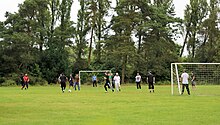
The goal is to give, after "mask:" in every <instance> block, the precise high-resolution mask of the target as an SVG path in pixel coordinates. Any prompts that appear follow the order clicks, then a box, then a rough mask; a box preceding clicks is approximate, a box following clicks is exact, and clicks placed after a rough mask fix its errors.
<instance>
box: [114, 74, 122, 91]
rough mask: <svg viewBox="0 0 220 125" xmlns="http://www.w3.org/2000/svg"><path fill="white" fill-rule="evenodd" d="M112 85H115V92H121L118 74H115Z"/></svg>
mask: <svg viewBox="0 0 220 125" xmlns="http://www.w3.org/2000/svg"><path fill="white" fill-rule="evenodd" d="M113 80H114V83H115V89H116V91H121V86H120V81H121V80H120V76H119V75H118V73H116V74H115V76H114V78H113Z"/></svg>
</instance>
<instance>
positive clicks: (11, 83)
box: [1, 80, 16, 86]
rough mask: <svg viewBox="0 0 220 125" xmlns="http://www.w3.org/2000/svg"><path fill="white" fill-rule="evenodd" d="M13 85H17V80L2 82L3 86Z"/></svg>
mask: <svg viewBox="0 0 220 125" xmlns="http://www.w3.org/2000/svg"><path fill="white" fill-rule="evenodd" d="M12 85H16V82H15V81H14V80H5V82H3V83H2V84H1V86H12Z"/></svg>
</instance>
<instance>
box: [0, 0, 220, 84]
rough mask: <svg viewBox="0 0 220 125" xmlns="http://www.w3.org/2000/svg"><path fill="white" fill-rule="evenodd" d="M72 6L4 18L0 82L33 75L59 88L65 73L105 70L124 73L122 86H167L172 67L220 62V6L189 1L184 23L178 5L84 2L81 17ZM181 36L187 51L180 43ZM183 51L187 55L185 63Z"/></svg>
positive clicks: (134, 0)
mask: <svg viewBox="0 0 220 125" xmlns="http://www.w3.org/2000/svg"><path fill="white" fill-rule="evenodd" d="M73 2H74V1H73V0H25V1H24V3H22V4H20V5H19V11H18V12H16V13H10V12H6V13H5V16H6V20H5V21H3V22H0V76H1V79H0V82H4V81H6V80H11V79H13V80H14V81H16V78H18V76H19V74H20V73H28V74H29V75H30V76H32V77H33V78H32V79H40V81H43V82H45V80H46V81H47V82H48V83H55V82H56V80H57V77H58V75H59V74H60V73H62V72H63V73H65V74H67V75H68V74H70V73H74V74H75V73H77V72H78V71H79V70H103V69H111V70H112V71H113V72H119V73H120V74H121V77H122V82H123V83H126V82H131V81H133V78H134V76H135V74H136V72H140V74H141V75H142V76H143V77H144V76H145V75H146V74H147V72H148V71H149V70H150V71H152V72H153V73H154V74H155V75H156V77H157V80H158V81H164V80H169V79H170V63H171V62H181V61H182V60H184V61H191V62H218V61H220V51H219V48H220V37H219V36H220V27H219V25H220V24H219V23H220V22H219V16H218V15H219V3H220V1H219V0H212V1H210V3H207V1H206V0H190V4H189V5H187V6H186V10H185V17H184V20H181V19H179V18H176V17H175V11H174V5H173V3H172V0H151V1H150V0H115V1H111V0H79V3H80V9H79V10H72V9H71V8H72V4H73ZM112 2H114V3H116V5H115V6H114V5H113V4H112ZM71 11H77V12H78V15H77V17H78V18H77V21H76V22H73V21H71V18H70V17H71ZM181 33H182V35H183V36H184V38H185V41H184V45H183V46H180V45H178V44H177V43H176V42H175V41H176V38H177V36H178V34H181ZM184 47H187V50H188V53H189V55H188V57H187V58H184V59H182V54H183V50H184ZM12 77H13V78H12Z"/></svg>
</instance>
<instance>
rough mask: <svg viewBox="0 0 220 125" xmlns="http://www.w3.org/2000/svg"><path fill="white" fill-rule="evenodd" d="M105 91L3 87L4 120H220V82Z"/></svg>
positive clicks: (213, 123)
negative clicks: (180, 88) (180, 91)
mask: <svg viewBox="0 0 220 125" xmlns="http://www.w3.org/2000/svg"><path fill="white" fill-rule="evenodd" d="M122 87H123V88H122V91H121V92H114V93H112V92H110V91H109V92H108V93H105V92H104V89H103V86H99V87H98V88H92V87H90V86H82V90H81V91H72V92H71V93H69V92H67V91H66V92H65V93H61V90H60V88H59V86H44V87H39V86H38V87H33V86H31V87H30V88H29V90H20V87H0V124H1V125H24V124H25V125H26V124H27V125H220V118H219V116H220V86H198V88H197V90H196V91H192V94H191V95H190V96H188V95H187V94H186V92H185V94H184V95H182V96H179V95H177V94H176V95H174V96H171V94H170V86H156V91H155V93H149V92H148V90H147V86H143V87H142V90H136V88H135V85H134V86H131V85H130V86H122Z"/></svg>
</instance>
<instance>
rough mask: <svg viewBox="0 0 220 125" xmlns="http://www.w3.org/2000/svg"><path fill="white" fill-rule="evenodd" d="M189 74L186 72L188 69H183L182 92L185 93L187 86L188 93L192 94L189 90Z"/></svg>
mask: <svg viewBox="0 0 220 125" xmlns="http://www.w3.org/2000/svg"><path fill="white" fill-rule="evenodd" d="M188 79H189V74H188V73H186V70H184V71H183V73H182V75H181V81H182V93H181V95H182V94H183V93H184V89H185V87H186V90H187V92H188V95H190V91H189V80H188Z"/></svg>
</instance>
